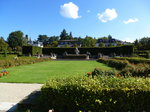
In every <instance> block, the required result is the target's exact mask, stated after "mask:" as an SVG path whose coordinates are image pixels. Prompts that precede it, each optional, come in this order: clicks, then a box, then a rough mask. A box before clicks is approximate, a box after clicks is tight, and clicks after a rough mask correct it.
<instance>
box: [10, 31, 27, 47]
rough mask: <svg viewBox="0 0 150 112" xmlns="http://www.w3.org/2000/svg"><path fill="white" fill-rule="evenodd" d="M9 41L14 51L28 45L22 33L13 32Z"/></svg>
mask: <svg viewBox="0 0 150 112" xmlns="http://www.w3.org/2000/svg"><path fill="white" fill-rule="evenodd" d="M7 41H8V44H9V46H10V47H11V48H12V49H16V47H17V46H20V47H22V46H23V45H27V39H26V38H25V37H24V34H23V32H21V31H15V32H11V33H10V34H9V37H8V39H7Z"/></svg>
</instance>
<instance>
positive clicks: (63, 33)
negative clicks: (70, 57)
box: [60, 29, 68, 40]
mask: <svg viewBox="0 0 150 112" xmlns="http://www.w3.org/2000/svg"><path fill="white" fill-rule="evenodd" d="M60 40H68V33H67V32H66V30H65V29H63V31H62V32H61V34H60Z"/></svg>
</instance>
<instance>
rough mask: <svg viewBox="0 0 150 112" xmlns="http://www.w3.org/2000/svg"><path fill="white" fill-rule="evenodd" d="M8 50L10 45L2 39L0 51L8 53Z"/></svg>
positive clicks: (0, 40)
mask: <svg viewBox="0 0 150 112" xmlns="http://www.w3.org/2000/svg"><path fill="white" fill-rule="evenodd" d="M7 48H8V44H7V43H6V42H5V40H4V38H3V37H0V51H2V52H3V51H6V50H7Z"/></svg>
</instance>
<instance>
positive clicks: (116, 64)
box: [97, 58, 129, 70]
mask: <svg viewBox="0 0 150 112" xmlns="http://www.w3.org/2000/svg"><path fill="white" fill-rule="evenodd" d="M97 61H98V62H100V63H104V64H106V65H108V66H110V67H113V68H116V69H117V70H122V69H124V68H125V67H126V66H128V65H129V62H128V61H126V60H117V59H106V58H100V59H98V60H97Z"/></svg>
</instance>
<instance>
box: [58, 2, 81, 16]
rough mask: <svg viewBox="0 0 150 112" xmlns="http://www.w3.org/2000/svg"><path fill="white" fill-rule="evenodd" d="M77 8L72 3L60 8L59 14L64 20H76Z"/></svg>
mask: <svg viewBox="0 0 150 112" xmlns="http://www.w3.org/2000/svg"><path fill="white" fill-rule="evenodd" d="M78 11H79V7H78V6H77V5H75V4H74V3H72V2H69V3H66V4H64V5H61V6H60V14H61V15H62V16H63V17H66V18H72V19H78V18H80V17H81V16H79V15H78Z"/></svg>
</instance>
